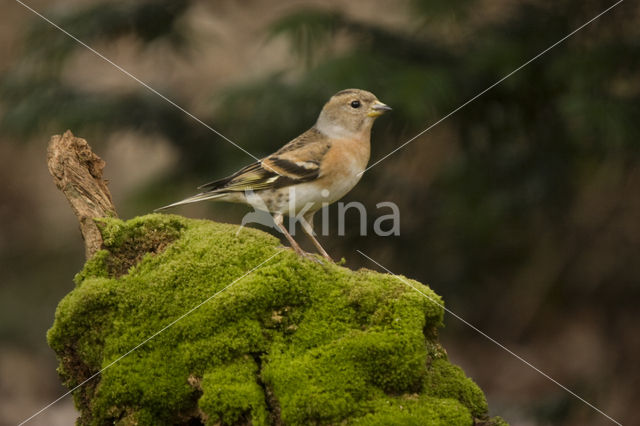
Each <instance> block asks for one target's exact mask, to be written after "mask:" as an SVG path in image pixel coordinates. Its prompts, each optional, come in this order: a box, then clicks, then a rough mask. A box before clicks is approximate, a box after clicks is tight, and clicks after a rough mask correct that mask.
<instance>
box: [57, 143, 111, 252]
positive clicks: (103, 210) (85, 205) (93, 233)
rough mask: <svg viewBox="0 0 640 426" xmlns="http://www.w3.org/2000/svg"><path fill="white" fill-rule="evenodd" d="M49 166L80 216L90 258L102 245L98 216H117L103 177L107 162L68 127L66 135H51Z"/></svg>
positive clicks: (76, 213)
mask: <svg viewBox="0 0 640 426" xmlns="http://www.w3.org/2000/svg"><path fill="white" fill-rule="evenodd" d="M47 165H48V167H49V173H51V176H53V180H54V181H55V184H56V186H57V187H58V189H60V191H62V193H63V194H64V196H65V197H66V198H67V201H69V204H71V208H72V209H73V212H74V213H75V215H76V217H77V218H78V222H79V223H80V231H81V232H82V238H83V239H84V245H85V254H86V256H87V259H89V258H90V257H92V256H93V255H94V254H95V252H96V251H98V250H100V248H101V247H102V235H101V233H100V230H99V229H98V226H97V225H96V223H95V221H94V219H95V218H100V217H117V213H116V208H115V207H114V205H113V202H112V200H111V193H110V192H109V188H108V187H107V181H106V180H105V179H103V178H102V170H103V169H104V166H105V162H104V160H102V159H101V158H100V157H98V156H97V155H96V154H95V153H94V152H93V151H92V150H91V147H90V146H89V144H88V143H87V141H86V140H84V139H82V138H77V137H75V136H74V135H73V133H71V131H70V130H67V131H66V132H65V133H64V134H63V135H54V136H52V137H51V140H50V141H49V147H48V149H47Z"/></svg>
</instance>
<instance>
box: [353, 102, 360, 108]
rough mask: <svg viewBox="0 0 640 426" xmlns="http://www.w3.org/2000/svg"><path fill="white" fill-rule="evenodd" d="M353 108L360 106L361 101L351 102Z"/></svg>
mask: <svg viewBox="0 0 640 426" xmlns="http://www.w3.org/2000/svg"><path fill="white" fill-rule="evenodd" d="M351 108H360V101H353V102H351Z"/></svg>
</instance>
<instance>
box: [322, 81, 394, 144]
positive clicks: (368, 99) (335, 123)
mask: <svg viewBox="0 0 640 426" xmlns="http://www.w3.org/2000/svg"><path fill="white" fill-rule="evenodd" d="M390 110H391V108H390V107H388V106H387V105H385V104H383V103H382V102H380V101H379V100H378V98H376V96H375V95H374V94H373V93H371V92H367V91H366V90H360V89H346V90H342V91H340V92H338V93H336V94H335V95H333V96H332V97H331V99H329V101H328V102H327V103H326V104H324V107H323V108H322V111H321V112H320V116H319V117H318V121H317V122H316V128H317V129H318V130H320V131H321V132H322V133H324V134H326V135H327V136H331V137H354V136H356V135H360V134H368V132H370V131H371V126H373V122H374V120H375V119H376V117H378V116H380V115H382V114H384V113H385V112H386V111H390Z"/></svg>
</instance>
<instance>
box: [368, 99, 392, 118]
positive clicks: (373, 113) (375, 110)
mask: <svg viewBox="0 0 640 426" xmlns="http://www.w3.org/2000/svg"><path fill="white" fill-rule="evenodd" d="M387 111H391V107H390V106H389V105H386V104H383V103H382V102H380V101H375V102H374V103H373V105H371V109H370V110H369V112H368V113H367V115H368V116H369V117H378V116H381V115H382V114H384V113H385V112H387Z"/></svg>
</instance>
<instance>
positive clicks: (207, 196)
mask: <svg viewBox="0 0 640 426" xmlns="http://www.w3.org/2000/svg"><path fill="white" fill-rule="evenodd" d="M225 195H227V194H225V193H222V194H221V193H219V192H218V193H212V192H201V193H200V194H196V195H194V196H193V197H189V198H185V199H184V200H182V201H178V202H175V203H173V204H169V205H167V206H164V207H159V208H157V209H155V210H154V212H157V211H160V210H164V209H168V208H170V207H175V206H181V205H183V204H190V203H197V202H198V201H205V200H214V199H216V198H221V197H224V196H225Z"/></svg>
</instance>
